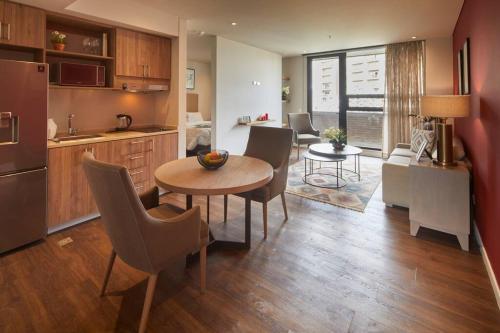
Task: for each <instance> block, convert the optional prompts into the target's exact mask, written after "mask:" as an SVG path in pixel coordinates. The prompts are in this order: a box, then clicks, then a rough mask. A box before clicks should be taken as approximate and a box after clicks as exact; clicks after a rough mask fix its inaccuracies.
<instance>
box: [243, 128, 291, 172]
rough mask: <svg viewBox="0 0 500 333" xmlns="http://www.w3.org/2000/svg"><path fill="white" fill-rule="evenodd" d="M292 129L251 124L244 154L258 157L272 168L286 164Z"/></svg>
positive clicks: (288, 156)
mask: <svg viewBox="0 0 500 333" xmlns="http://www.w3.org/2000/svg"><path fill="white" fill-rule="evenodd" d="M292 135H293V131H292V130H291V129H289V128H277V127H265V126H252V127H250V135H249V137H248V143H247V148H246V150H245V156H250V157H255V158H259V159H261V160H264V161H266V162H268V163H269V164H271V165H272V166H273V168H274V169H277V168H279V167H280V166H283V165H288V160H289V158H290V151H291V149H292Z"/></svg>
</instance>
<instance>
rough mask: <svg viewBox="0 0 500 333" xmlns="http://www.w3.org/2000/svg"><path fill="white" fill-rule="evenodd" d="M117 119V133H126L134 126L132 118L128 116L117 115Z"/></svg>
mask: <svg viewBox="0 0 500 333" xmlns="http://www.w3.org/2000/svg"><path fill="white" fill-rule="evenodd" d="M116 119H118V125H117V126H116V130H117V131H125V130H127V129H128V128H129V127H130V125H132V117H131V116H129V115H128V114H117V115H116Z"/></svg>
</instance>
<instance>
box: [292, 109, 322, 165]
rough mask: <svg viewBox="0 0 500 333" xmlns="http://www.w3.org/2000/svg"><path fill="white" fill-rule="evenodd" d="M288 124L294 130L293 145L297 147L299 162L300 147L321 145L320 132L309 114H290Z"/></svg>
mask: <svg viewBox="0 0 500 333" xmlns="http://www.w3.org/2000/svg"><path fill="white" fill-rule="evenodd" d="M288 124H289V125H290V128H291V129H293V143H295V144H296V145H297V160H298V159H299V158H300V145H303V144H305V145H307V146H309V145H312V144H313V143H321V137H320V135H319V130H317V129H315V128H314V127H313V125H312V122H311V116H310V115H309V113H304V112H301V113H289V114H288Z"/></svg>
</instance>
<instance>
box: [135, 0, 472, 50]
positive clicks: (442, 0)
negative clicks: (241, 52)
mask: <svg viewBox="0 0 500 333" xmlns="http://www.w3.org/2000/svg"><path fill="white" fill-rule="evenodd" d="M135 1H141V2H142V3H147V4H148V5H149V6H152V7H154V8H158V9H159V10H164V11H170V12H171V13H173V14H175V15H178V16H181V17H184V18H187V19H188V29H189V30H191V31H198V32H199V31H204V32H205V33H207V34H213V35H220V36H223V37H226V38H229V39H232V40H235V41H239V42H243V43H246V44H250V45H254V46H257V47H260V48H263V49H266V50H270V51H273V52H276V53H280V54H282V55H283V56H292V55H297V54H302V53H312V52H320V51H330V50H339V49H347V48H355V47H362V46H371V45H381V44H388V43H394V42H401V41H407V40H410V39H411V37H412V36H415V37H417V38H418V39H428V38H437V37H449V36H451V35H452V33H453V29H454V27H455V23H456V21H457V18H458V15H459V13H460V9H461V8H462V4H463V0H309V1H307V0H253V1H241V0H205V1H199V0H135ZM231 22H237V23H238V25H237V26H232V25H231ZM330 36H331V38H330ZM193 39H194V40H193ZM196 39H203V37H199V36H198V37H197V36H196V35H194V34H191V36H190V40H189V44H193V45H196V44H197V41H196ZM188 53H190V52H189V50H188ZM188 56H191V55H189V54H188Z"/></svg>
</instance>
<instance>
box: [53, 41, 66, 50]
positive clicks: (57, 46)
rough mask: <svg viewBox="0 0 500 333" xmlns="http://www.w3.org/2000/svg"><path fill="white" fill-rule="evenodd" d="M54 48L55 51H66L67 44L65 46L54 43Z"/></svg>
mask: <svg viewBox="0 0 500 333" xmlns="http://www.w3.org/2000/svg"><path fill="white" fill-rule="evenodd" d="M52 46H53V47H54V50H57V51H64V48H65V47H66V44H64V43H54V44H52Z"/></svg>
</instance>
